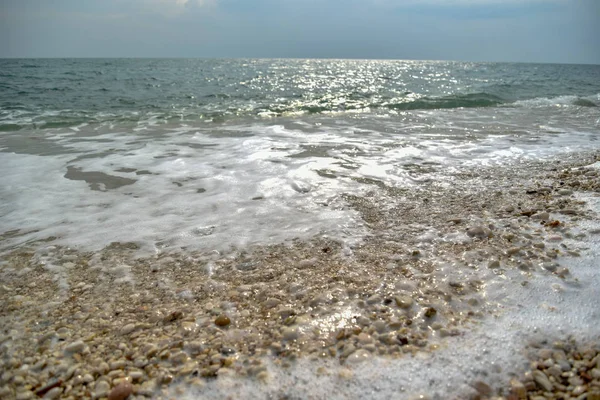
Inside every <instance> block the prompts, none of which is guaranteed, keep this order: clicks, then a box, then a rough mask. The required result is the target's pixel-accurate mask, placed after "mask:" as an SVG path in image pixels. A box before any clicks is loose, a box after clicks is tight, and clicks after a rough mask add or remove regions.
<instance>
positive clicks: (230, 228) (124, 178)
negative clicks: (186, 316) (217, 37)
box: [0, 59, 600, 252]
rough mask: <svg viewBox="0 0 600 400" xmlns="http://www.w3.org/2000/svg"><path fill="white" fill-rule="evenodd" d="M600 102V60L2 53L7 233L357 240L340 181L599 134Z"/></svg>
mask: <svg viewBox="0 0 600 400" xmlns="http://www.w3.org/2000/svg"><path fill="white" fill-rule="evenodd" d="M599 106H600V66H598V65H555V64H518V63H474V62H455V61H394V60H315V59H306V60H304V59H214V60H213V59H206V60H205V59H4V60H0V169H1V170H2V174H1V175H0V227H1V228H0V231H1V232H3V233H2V235H3V237H4V240H2V243H0V249H2V250H7V249H14V248H16V247H18V246H22V245H24V244H27V243H30V242H35V241H38V240H45V239H47V238H49V237H52V238H54V240H55V241H56V242H57V243H60V244H65V245H70V246H83V247H86V248H91V249H98V248H101V247H103V246H106V245H107V244H109V243H111V242H118V241H127V242H137V243H139V244H140V245H141V246H143V248H144V249H146V250H147V251H149V252H161V251H165V250H168V249H173V248H187V249H189V248H197V249H201V250H206V249H213V250H218V251H223V250H227V249H231V248H240V247H244V246H248V245H251V244H260V243H275V242H280V241H284V240H287V239H291V238H296V237H309V236H312V235H315V234H328V235H331V236H332V237H336V238H339V239H343V240H348V241H352V240H357V239H358V240H359V239H360V237H361V235H362V234H363V232H362V231H361V229H362V228H361V226H360V221H358V220H357V218H356V215H354V214H352V212H351V211H349V210H347V209H345V207H343V205H340V204H339V203H340V201H339V199H340V195H341V194H343V193H348V192H352V193H360V192H361V191H367V190H371V189H372V187H373V182H381V183H383V184H386V185H391V186H395V187H403V186H406V187H411V186H414V185H419V182H420V181H422V180H432V179H433V180H438V181H440V182H441V183H443V182H444V179H445V177H446V174H447V172H449V171H452V170H453V168H456V167H459V166H465V165H475V166H476V165H494V164H506V163H509V162H514V161H515V160H522V159H536V158H541V157H546V156H550V155H553V154H556V153H563V152H569V151H576V150H580V149H589V148H591V147H597V146H598V144H597V136H598V133H599V132H600V111H599V110H600V108H599ZM325 205H326V206H325ZM7 232H8V233H9V234H7Z"/></svg>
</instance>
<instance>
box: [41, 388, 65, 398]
mask: <svg viewBox="0 0 600 400" xmlns="http://www.w3.org/2000/svg"><path fill="white" fill-rule="evenodd" d="M62 392H63V389H62V388H61V387H55V388H53V389H51V390H50V391H48V393H46V394H45V395H44V398H45V399H58V398H59V397H60V395H61V394H62Z"/></svg>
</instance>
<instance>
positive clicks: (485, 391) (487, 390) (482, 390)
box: [473, 381, 492, 396]
mask: <svg viewBox="0 0 600 400" xmlns="http://www.w3.org/2000/svg"><path fill="white" fill-rule="evenodd" d="M473 388H475V390H477V392H479V394H481V395H482V396H489V395H490V394H491V393H492V388H491V387H490V385H488V384H487V383H485V382H482V381H477V382H475V383H474V384H473Z"/></svg>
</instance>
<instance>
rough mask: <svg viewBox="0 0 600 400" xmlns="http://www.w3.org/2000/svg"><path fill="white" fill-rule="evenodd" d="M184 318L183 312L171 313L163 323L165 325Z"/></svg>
mask: <svg viewBox="0 0 600 400" xmlns="http://www.w3.org/2000/svg"><path fill="white" fill-rule="evenodd" d="M181 318H183V312H181V311H171V312H170V313H168V314H167V315H166V316H165V317H164V318H163V322H164V323H165V324H168V323H171V322H173V321H177V320H178V319H181Z"/></svg>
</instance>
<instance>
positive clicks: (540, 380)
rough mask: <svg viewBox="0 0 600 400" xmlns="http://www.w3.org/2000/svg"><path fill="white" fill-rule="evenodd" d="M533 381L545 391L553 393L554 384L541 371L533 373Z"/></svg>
mask: <svg viewBox="0 0 600 400" xmlns="http://www.w3.org/2000/svg"><path fill="white" fill-rule="evenodd" d="M533 380H534V381H535V383H537V384H538V385H539V386H540V387H541V388H542V389H544V391H546V392H551V391H552V382H550V380H549V379H548V377H547V376H546V374H545V373H543V372H542V371H540V370H536V371H533Z"/></svg>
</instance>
